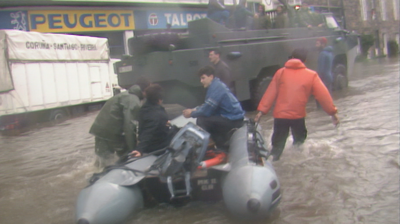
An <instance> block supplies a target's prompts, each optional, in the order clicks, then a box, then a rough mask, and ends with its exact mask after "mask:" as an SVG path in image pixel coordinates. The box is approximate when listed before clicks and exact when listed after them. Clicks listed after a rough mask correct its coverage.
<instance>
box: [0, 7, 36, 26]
mask: <svg viewBox="0 0 400 224" xmlns="http://www.w3.org/2000/svg"><path fill="white" fill-rule="evenodd" d="M28 27H29V26H28V12H27V11H23V10H20V11H0V29H14V30H29V28H28Z"/></svg>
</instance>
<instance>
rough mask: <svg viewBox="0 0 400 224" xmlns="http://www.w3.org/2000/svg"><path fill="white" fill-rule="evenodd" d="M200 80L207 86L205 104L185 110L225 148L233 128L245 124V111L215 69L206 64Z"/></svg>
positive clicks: (219, 145) (200, 71) (187, 114)
mask: <svg viewBox="0 0 400 224" xmlns="http://www.w3.org/2000/svg"><path fill="white" fill-rule="evenodd" d="M198 75H199V76H200V82H201V84H203V86H204V88H207V93H206V100H205V102H204V104H202V105H201V106H198V107H196V108H193V109H186V110H184V111H183V116H184V117H186V118H189V117H194V118H197V125H198V126H200V127H202V128H203V129H204V130H206V131H207V132H209V133H210V135H211V138H212V139H213V140H214V142H215V144H216V146H217V148H222V149H224V148H225V143H226V142H227V141H228V140H229V136H228V133H229V131H230V130H231V129H234V128H240V127H241V126H242V125H243V118H244V111H243V109H242V106H241V105H240V103H239V101H238V100H237V99H236V97H235V96H234V95H233V94H232V92H231V91H230V90H229V89H228V87H227V86H226V85H225V84H224V83H223V82H221V80H220V79H219V78H216V77H215V76H214V69H213V68H212V67H211V66H205V67H203V68H201V69H200V70H199V72H198Z"/></svg>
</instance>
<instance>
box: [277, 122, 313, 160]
mask: <svg viewBox="0 0 400 224" xmlns="http://www.w3.org/2000/svg"><path fill="white" fill-rule="evenodd" d="M289 129H290V130H291V132H292V136H293V145H301V144H303V143H304V141H305V140H306V138H307V128H306V123H305V119H304V118H301V119H281V118H275V119H274V133H273V134H272V139H271V142H272V151H271V154H272V155H276V156H277V157H278V158H279V156H280V155H281V154H282V152H283V149H284V148H285V144H286V139H287V137H288V135H289Z"/></svg>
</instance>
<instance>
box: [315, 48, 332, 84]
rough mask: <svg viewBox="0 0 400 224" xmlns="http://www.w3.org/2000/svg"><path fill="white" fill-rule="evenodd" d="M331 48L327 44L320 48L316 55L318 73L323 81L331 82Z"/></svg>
mask: <svg viewBox="0 0 400 224" xmlns="http://www.w3.org/2000/svg"><path fill="white" fill-rule="evenodd" d="M332 52H333V48H332V47H331V46H327V47H325V48H324V49H322V51H321V53H319V56H318V70H317V72H318V75H319V77H320V78H321V80H322V81H323V82H328V83H332V82H333V76H332V63H333V53H332Z"/></svg>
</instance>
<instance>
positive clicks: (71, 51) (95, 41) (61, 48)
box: [0, 30, 109, 61]
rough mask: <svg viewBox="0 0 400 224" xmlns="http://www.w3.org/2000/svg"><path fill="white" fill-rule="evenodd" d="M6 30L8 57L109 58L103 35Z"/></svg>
mask: <svg viewBox="0 0 400 224" xmlns="http://www.w3.org/2000/svg"><path fill="white" fill-rule="evenodd" d="M0 32H5V33H6V39H7V48H8V49H7V51H8V59H9V60H18V61H98V60H109V50H108V45H107V39H106V38H99V37H87V36H74V35H65V34H53V33H52V34H48V33H37V32H26V31H19V30H0Z"/></svg>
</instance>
